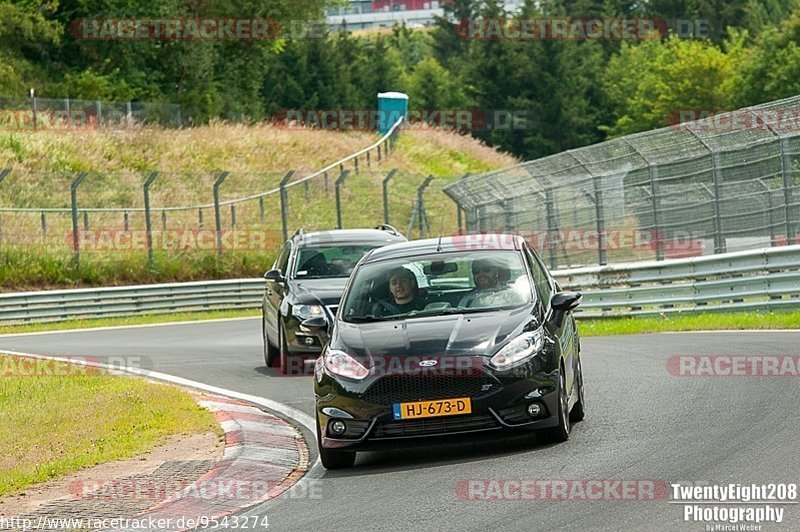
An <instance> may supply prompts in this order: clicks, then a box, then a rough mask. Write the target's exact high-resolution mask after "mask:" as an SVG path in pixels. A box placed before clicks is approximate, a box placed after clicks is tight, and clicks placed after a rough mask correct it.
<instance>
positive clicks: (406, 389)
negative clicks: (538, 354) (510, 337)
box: [363, 373, 500, 405]
mask: <svg viewBox="0 0 800 532" xmlns="http://www.w3.org/2000/svg"><path fill="white" fill-rule="evenodd" d="M499 388H500V385H499V383H498V382H497V381H496V380H494V379H492V378H491V377H489V376H488V375H486V374H485V373H481V374H479V375H470V376H463V375H462V376H459V375H452V376H450V375H388V376H385V377H382V378H381V379H379V380H378V381H376V382H375V383H373V384H372V386H370V387H369V388H368V389H367V391H366V392H364V396H363V400H364V401H366V402H368V403H372V404H379V405H386V404H392V403H402V402H406V401H422V400H426V399H448V398H454V397H473V398H476V397H482V396H486V395H489V394H491V393H493V392H495V391H497V390H498V389H499Z"/></svg>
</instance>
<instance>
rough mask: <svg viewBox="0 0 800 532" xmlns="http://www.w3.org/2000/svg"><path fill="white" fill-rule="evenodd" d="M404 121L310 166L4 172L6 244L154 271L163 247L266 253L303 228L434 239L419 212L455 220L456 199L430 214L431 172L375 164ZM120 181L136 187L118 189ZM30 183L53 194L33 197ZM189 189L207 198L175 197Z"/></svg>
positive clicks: (1, 232) (2, 235) (0, 228)
mask: <svg viewBox="0 0 800 532" xmlns="http://www.w3.org/2000/svg"><path fill="white" fill-rule="evenodd" d="M401 124H402V119H400V120H398V121H397V123H396V124H394V127H392V128H391V130H390V131H389V132H388V133H387V134H386V135H384V136H382V137H381V138H379V139H377V140H376V141H375V142H374V143H372V144H370V145H369V146H367V147H365V148H363V149H361V150H359V151H357V152H355V153H353V154H351V155H349V156H347V157H345V158H343V159H341V160H339V161H336V162H335V163H333V164H330V165H328V166H326V167H325V168H322V169H321V170H318V171H313V172H308V171H300V170H298V171H294V170H292V171H286V172H271V173H257V174H245V173H241V172H239V173H230V172H227V171H223V172H217V173H213V174H211V173H208V174H204V175H199V174H195V173H190V172H187V173H180V174H178V173H161V172H157V171H152V172H144V173H142V174H131V175H126V176H119V175H113V176H111V175H105V174H102V173H87V172H82V173H74V174H47V175H44V174H42V175H39V174H36V175H29V174H19V175H17V173H15V172H12V171H11V169H2V168H0V245H2V246H4V247H5V248H8V247H14V246H16V247H32V246H40V247H43V248H46V249H47V250H48V252H54V251H55V252H58V251H62V252H68V251H71V252H72V255H73V260H74V262H75V263H76V264H78V265H80V258H81V255H83V254H92V253H94V252H97V253H95V255H94V256H96V257H101V258H102V257H103V255H107V256H108V255H112V254H111V253H109V252H114V251H121V252H136V251H139V252H147V256H148V257H147V260H148V261H149V263H150V267H151V268H153V266H154V259H153V257H154V252H159V251H164V252H166V253H168V254H172V255H173V256H180V255H181V253H186V252H192V251H208V252H211V253H212V254H213V253H214V252H216V253H217V254H218V255H220V256H221V255H222V254H224V253H226V252H228V251H262V252H265V254H269V253H272V252H274V251H276V250H277V249H279V247H280V244H281V243H282V242H283V241H285V240H286V239H287V238H288V236H289V234H290V232H293V231H294V229H295V228H297V227H304V228H305V229H306V230H313V229H332V228H337V227H338V228H343V227H354V226H355V227H358V226H362V227H363V226H365V225H367V226H370V225H371V226H375V225H377V224H379V223H382V222H383V223H390V224H394V225H396V226H398V227H400V228H405V227H406V222H409V228H410V229H415V230H416V229H417V227H419V231H421V233H420V234H423V235H427V234H430V230H431V228H430V223H429V222H428V218H427V217H423V216H421V215H420V214H421V213H425V212H428V213H431V214H432V217H433V218H435V219H436V220H440V219H442V218H443V217H444V216H446V217H447V219H448V220H453V219H454V218H455V205H454V204H452V202H449V201H444V199H445V196H444V195H442V194H441V192H439V191H438V190H437V191H436V192H437V193H438V194H439V195H440V196H441V197H440V198H438V201H431V202H430V203H431V204H432V205H430V206H429V208H428V209H427V211H426V209H425V207H424V206H423V203H424V197H423V192H424V191H425V189H426V187H427V185H428V184H429V183H430V181H431V179H430V178H428V177H426V176H423V175H417V174H411V173H407V172H399V171H398V170H390V171H386V170H377V169H374V168H373V167H374V166H375V165H376V164H379V163H380V164H381V165H382V166H385V165H386V163H387V162H388V161H387V158H388V157H389V156H390V154H391V152H392V151H393V150H394V148H395V144H396V142H397V138H398V132H399V131H400V126H401ZM32 180H33V181H32ZM121 180H124V181H125V182H127V183H130V184H131V186H130V187H121V186H120V181H121ZM32 182H33V183H37V186H38V187H39V188H43V189H46V190H48V192H49V195H48V196H46V197H44V198H43V197H42V195H41V194H38V193H35V194H32V193H31V192H30V191H31V189H32V188H36V187H32V186H31V184H30V183H32ZM134 184H135V185H134ZM133 186H135V188H133ZM26 194H30V196H29V197H28V196H26ZM187 195H189V196H190V197H191V198H194V199H196V200H202V199H205V200H206V201H204V202H202V203H200V202H197V203H194V204H189V203H190V202H189V201H181V200H180V199H178V200H176V197H177V198H181V197H182V198H183V199H184V200H185V199H186V196H187ZM9 203H11V205H13V206H9ZM31 203H33V205H30V204H31ZM26 204H28V205H26ZM440 212H441V215H440V214H439V213H440ZM423 218H424V219H423ZM417 220H421V221H419V222H418V221H417ZM423 221H424V222H425V223H424V224H423ZM412 223H413V227H412V225H411V224H412Z"/></svg>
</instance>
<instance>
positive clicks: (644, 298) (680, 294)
mask: <svg viewBox="0 0 800 532" xmlns="http://www.w3.org/2000/svg"><path fill="white" fill-rule="evenodd" d="M554 275H555V276H556V278H557V279H558V281H559V283H560V284H561V286H562V287H563V288H564V289H573V290H580V291H582V292H583V293H584V298H583V303H581V306H580V316H582V317H614V316H631V315H633V316H638V315H658V314H676V313H686V312H713V311H736V310H759V309H778V308H787V307H789V308H790V307H797V308H800V246H785V247H778V248H764V249H758V250H752V251H741V252H736V253H726V254H720V255H711V256H708V257H699V258H690V259H675V260H668V261H649V262H636V263H628V264H616V265H608V266H592V267H587V268H576V269H572V270H561V271H556V272H554Z"/></svg>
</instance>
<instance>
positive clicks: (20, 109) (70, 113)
mask: <svg viewBox="0 0 800 532" xmlns="http://www.w3.org/2000/svg"><path fill="white" fill-rule="evenodd" d="M156 124H157V125H160V126H163V127H180V126H182V125H185V124H184V117H183V116H182V115H181V106H180V105H176V104H168V103H151V102H108V101H101V100H73V99H69V98H63V99H51V98H38V97H33V98H19V97H8V96H0V129H4V130H11V131H16V130H26V131H27V130H37V131H39V130H42V131H46V130H80V129H97V128H118V127H129V126H133V125H156Z"/></svg>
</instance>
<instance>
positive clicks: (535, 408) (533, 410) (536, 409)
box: [528, 403, 542, 417]
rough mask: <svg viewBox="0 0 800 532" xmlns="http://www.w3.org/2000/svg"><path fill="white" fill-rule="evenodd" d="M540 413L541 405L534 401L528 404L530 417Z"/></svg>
mask: <svg viewBox="0 0 800 532" xmlns="http://www.w3.org/2000/svg"><path fill="white" fill-rule="evenodd" d="M541 413H542V407H541V406H539V405H538V404H536V403H531V404H529V405H528V415H529V416H531V417H538V416H539V414H541Z"/></svg>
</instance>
